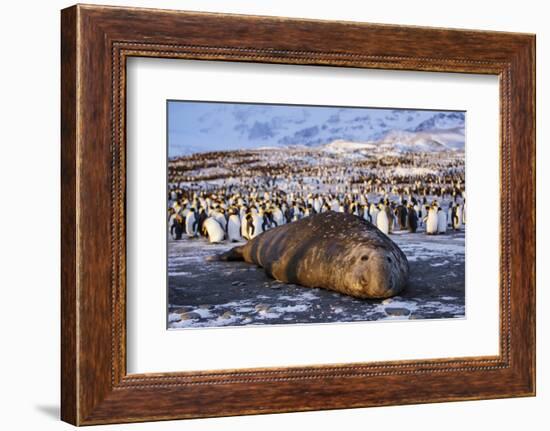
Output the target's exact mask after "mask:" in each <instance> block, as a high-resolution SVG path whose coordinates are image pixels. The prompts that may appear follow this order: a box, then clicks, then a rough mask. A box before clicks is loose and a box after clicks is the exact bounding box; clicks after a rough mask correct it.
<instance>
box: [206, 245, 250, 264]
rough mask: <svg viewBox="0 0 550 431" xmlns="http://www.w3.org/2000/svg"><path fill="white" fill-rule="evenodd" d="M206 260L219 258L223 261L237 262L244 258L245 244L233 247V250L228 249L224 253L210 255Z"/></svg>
mask: <svg viewBox="0 0 550 431" xmlns="http://www.w3.org/2000/svg"><path fill="white" fill-rule="evenodd" d="M206 260H208V261H215V260H219V261H222V262H235V261H239V260H244V257H243V246H237V247H233V248H232V249H231V250H229V251H226V252H225V253H222V254H215V255H212V256H208V257H207V258H206Z"/></svg>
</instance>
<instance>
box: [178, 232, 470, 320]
mask: <svg viewBox="0 0 550 431" xmlns="http://www.w3.org/2000/svg"><path fill="white" fill-rule="evenodd" d="M391 239H392V240H393V241H395V242H396V243H397V244H398V245H399V246H400V247H401V249H402V250H403V252H404V253H405V254H406V255H407V259H408V260H409V264H410V269H411V274H410V278H409V283H408V286H407V289H406V290H405V291H404V292H403V294H401V295H399V296H396V297H393V298H390V299H386V300H361V299H355V298H352V297H350V296H346V295H341V294H339V293H334V292H331V291H328V290H324V289H311V288H306V287H302V286H298V285H294V284H284V283H280V282H278V281H276V280H273V279H272V278H270V277H268V276H267V275H266V274H265V272H264V270H263V268H259V267H257V266H255V265H252V264H248V263H244V262H216V261H215V262H208V261H206V257H207V256H210V255H214V254H217V253H221V252H223V251H226V250H228V249H229V248H231V247H233V246H234V245H235V244H228V243H222V244H209V243H208V242H207V241H206V240H205V239H202V238H201V239H182V240H180V241H174V240H169V247H168V250H169V256H168V283H169V286H170V289H169V293H168V302H169V303H168V328H170V329H177V328H205V327H221V326H242V325H276V324H307V323H330V322H359V321H378V320H395V319H452V318H463V317H465V292H464V289H465V288H464V284H465V283H464V274H465V268H464V267H465V262H464V250H465V248H464V241H465V238H464V231H459V232H451V231H449V232H447V233H446V234H444V235H425V234H422V233H416V234H411V233H408V232H396V233H395V234H392V235H391Z"/></svg>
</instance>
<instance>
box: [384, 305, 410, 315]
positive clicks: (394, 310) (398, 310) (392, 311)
mask: <svg viewBox="0 0 550 431" xmlns="http://www.w3.org/2000/svg"><path fill="white" fill-rule="evenodd" d="M384 311H385V312H386V314H387V315H388V316H408V315H409V314H411V311H410V310H408V309H407V308H402V307H386V308H384Z"/></svg>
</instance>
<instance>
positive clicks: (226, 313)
mask: <svg viewBox="0 0 550 431" xmlns="http://www.w3.org/2000/svg"><path fill="white" fill-rule="evenodd" d="M220 317H221V318H222V319H231V318H232V317H233V313H232V312H231V311H226V312H225V313H223V314H222V315H221V316H220Z"/></svg>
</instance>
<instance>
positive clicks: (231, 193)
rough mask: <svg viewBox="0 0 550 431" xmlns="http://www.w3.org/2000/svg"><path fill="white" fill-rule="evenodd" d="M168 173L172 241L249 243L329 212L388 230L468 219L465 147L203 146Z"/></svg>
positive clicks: (435, 227)
mask: <svg viewBox="0 0 550 431" xmlns="http://www.w3.org/2000/svg"><path fill="white" fill-rule="evenodd" d="M352 156H353V155H352ZM420 167H421V168H420ZM168 178H169V190H168V229H169V233H170V235H171V237H172V239H174V240H181V239H183V238H185V237H187V238H196V237H200V236H203V237H206V238H208V240H209V242H211V243H220V242H224V241H227V242H241V241H247V240H251V239H253V238H255V237H256V236H258V235H259V234H261V233H262V232H264V231H266V230H269V229H272V228H274V227H277V226H281V225H283V224H288V223H292V222H295V221H297V220H300V219H302V218H304V217H308V216H310V215H313V214H318V213H324V212H327V211H329V210H331V211H336V212H342V213H347V214H353V215H355V216H357V217H361V218H363V219H365V220H367V221H369V222H371V223H372V224H374V225H375V226H376V227H378V229H380V230H381V231H382V232H383V233H385V234H386V235H391V234H392V233H394V232H397V231H409V232H412V233H419V234H427V235H437V234H444V233H445V232H446V231H447V230H460V229H462V228H463V225H464V224H465V223H466V192H465V187H464V156H463V153H453V152H443V153H437V154H432V153H430V154H424V153H414V154H401V155H399V154H396V155H384V156H382V157H381V156H379V155H377V156H368V155H366V154H361V155H360V157H351V156H350V155H349V154H348V155H339V154H336V155H334V154H326V153H322V152H320V151H316V150H314V149H299V150H288V149H286V150H276V149H271V150H249V151H246V150H241V151H228V152H211V153H199V154H194V155H191V156H186V157H180V158H178V159H172V160H170V162H169V167H168Z"/></svg>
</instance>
